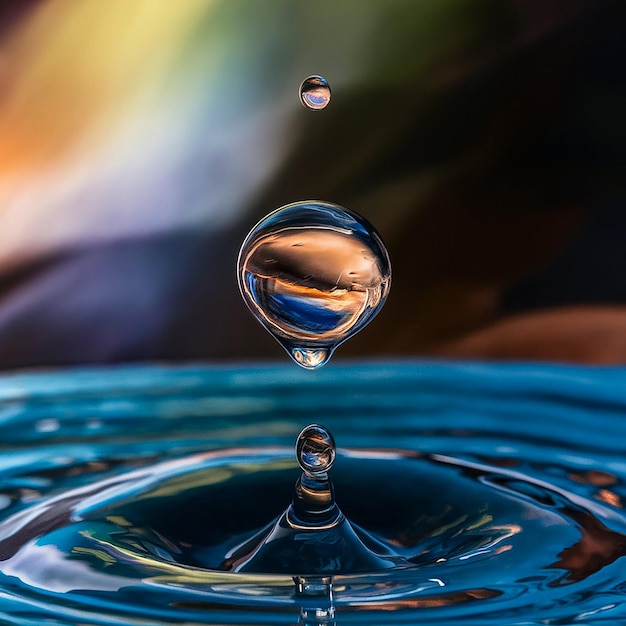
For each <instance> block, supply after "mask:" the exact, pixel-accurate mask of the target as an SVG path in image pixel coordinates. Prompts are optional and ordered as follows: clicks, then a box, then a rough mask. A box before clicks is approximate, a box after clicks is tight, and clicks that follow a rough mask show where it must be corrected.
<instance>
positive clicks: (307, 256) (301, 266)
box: [237, 201, 391, 369]
mask: <svg viewBox="0 0 626 626" xmlns="http://www.w3.org/2000/svg"><path fill="white" fill-rule="evenodd" d="M268 259H271V260H272V263H268ZM237 274H238V280H239V288H240V290H241V294H242V296H243V299H244V301H245V302H246V304H247V305H248V307H249V308H250V310H251V311H252V313H253V314H254V315H255V317H256V318H257V319H258V320H259V321H260V322H261V324H262V325H263V326H264V327H265V328H266V329H267V330H268V331H269V332H270V333H271V334H272V335H273V336H274V337H275V338H276V339H277V340H278V342H279V343H280V344H281V345H282V346H283V347H284V348H285V349H286V351H287V353H288V354H289V355H290V356H291V358H292V359H293V360H294V361H295V362H296V363H297V364H298V365H301V366H302V367H304V368H306V369H315V368H317V367H320V366H322V365H324V363H326V362H327V361H328V360H329V359H330V357H331V356H332V353H333V351H334V350H335V348H337V346H339V345H340V344H341V343H343V342H344V341H345V340H346V339H348V338H349V337H351V336H352V335H354V334H355V333H357V332H358V331H359V330H361V328H363V327H364V326H365V325H366V324H367V323H369V322H370V321H371V320H372V319H373V318H374V317H375V316H376V314H377V313H378V311H380V309H381V308H382V306H383V304H384V303H385V300H386V298H387V294H388V293H389V288H390V285H391V264H390V261H389V255H388V254H387V250H386V248H385V246H384V244H383V242H382V240H381V239H380V236H379V235H378V234H377V233H376V231H375V230H374V228H373V227H372V226H371V225H370V224H369V223H368V222H367V221H366V220H365V219H363V218H362V217H360V216H358V215H356V214H355V213H352V212H351V211H348V210H347V209H344V208H342V207H340V206H338V205H336V204H331V203H329V202H319V201H304V202H296V203H293V204H289V205H287V206H284V207H282V208H280V209H278V210H276V211H274V212H273V213H270V214H269V215H268V216H267V217H265V218H264V219H262V220H261V221H260V222H259V223H258V224H257V225H256V226H255V227H254V228H253V229H252V230H251V231H250V234H249V235H248V236H247V237H246V239H245V241H244V242H243V245H242V247H241V252H240V253H239V261H238V272H237Z"/></svg>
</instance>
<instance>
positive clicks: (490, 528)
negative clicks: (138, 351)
mask: <svg viewBox="0 0 626 626" xmlns="http://www.w3.org/2000/svg"><path fill="white" fill-rule="evenodd" d="M311 422H322V423H323V424H324V425H326V426H327V427H328V428H330V430H331V431H332V433H333V435H334V438H335V441H336V442H337V445H338V446H339V448H338V455H337V460H336V463H335V466H334V468H333V470H332V480H333V482H334V485H335V493H336V498H337V502H338V504H339V505H340V507H341V508H342V510H343V511H344V513H345V514H346V515H347V516H348V518H349V519H350V520H351V522H353V523H354V524H355V526H356V527H357V528H362V529H364V530H365V531H367V532H368V533H369V534H370V535H371V536H372V537H374V539H375V540H376V541H378V542H380V545H381V546H384V547H385V549H386V550H388V551H389V552H390V553H393V554H394V555H397V556H398V557H399V558H400V559H402V562H403V563H405V565H404V566H402V567H398V568H395V569H394V568H392V569H385V570H383V571H379V572H365V573H363V572H359V573H354V574H352V573H350V572H349V571H347V572H343V573H341V574H340V575H337V576H336V577H335V578H334V583H333V584H334V602H335V608H336V612H335V617H334V623H336V624H337V625H340V624H352V623H360V624H372V623H376V624H415V623H428V624H431V623H432V624H448V623H450V624H456V623H459V624H461V623H462V624H477V625H478V624H480V625H481V626H482V625H485V624H494V625H495V624H499V625H501V624H520V625H522V624H524V625H526V624H592V623H593V624H595V623H608V624H615V623H621V622H624V621H626V602H625V600H626V597H625V595H624V593H625V591H626V568H625V567H624V565H625V562H624V558H623V556H624V554H626V515H625V514H624V510H623V506H624V505H623V502H624V498H625V497H626V488H625V482H624V481H625V479H626V458H625V456H624V452H623V449H624V441H626V369H591V368H577V367H554V366H547V365H491V364H484V365H483V364H435V363H419V362H405V363H375V364H359V365H337V364H335V365H331V366H329V367H327V368H325V369H324V370H321V371H315V372H305V371H301V370H299V369H297V368H295V367H294V366H292V365H290V366H266V367H219V368H217V367H200V366H184V367H158V366H153V367H126V368H115V369H99V370H98V369H92V370H67V371H63V372H44V373H37V374H15V375H4V376H2V377H1V378H0V441H2V454H1V455H0V623H3V624H38V625H39V624H42V623H46V624H59V625H60V624H78V623H80V624H93V625H95V624H98V625H105V624H106V625H109V624H142V625H146V624H196V623H197V624H296V623H303V622H302V618H301V617H300V613H301V603H302V602H301V600H300V599H299V598H298V597H296V596H295V595H294V586H293V581H292V580H291V577H290V576H286V575H283V574H275V573H271V572H269V573H266V574H263V573H262V574H243V573H237V572H233V571H229V568H228V559H227V558H225V557H226V555H227V554H228V553H229V551H230V550H232V549H233V548H235V547H236V546H237V545H240V544H241V542H242V541H245V540H247V539H249V538H250V537H253V536H254V535H255V534H256V533H258V532H259V531H261V530H262V529H263V528H264V527H267V525H268V524H271V523H272V522H273V521H274V520H275V519H276V518H277V517H278V516H279V515H280V514H281V513H282V512H283V511H284V509H285V507H286V506H287V505H288V504H289V501H290V499H291V495H292V491H293V484H294V482H295V480H296V479H297V477H298V475H299V471H298V468H297V463H296V461H295V458H294V455H293V444H294V440H295V437H296V436H297V434H298V432H299V431H300V430H301V428H302V427H303V426H305V425H306V424H308V423H311ZM296 573H297V572H294V574H296ZM331 623H333V622H331Z"/></svg>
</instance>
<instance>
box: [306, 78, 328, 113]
mask: <svg viewBox="0 0 626 626" xmlns="http://www.w3.org/2000/svg"><path fill="white" fill-rule="evenodd" d="M300 101H301V102H302V104H303V105H304V106H305V107H306V108H307V109H310V110H311V111H321V110H322V109H325V108H326V107H327V106H328V103H329V102H330V85H329V84H328V81H327V80H326V79H325V78H324V77H323V76H317V75H313V76H309V77H308V78H305V79H304V80H303V81H302V84H301V85H300Z"/></svg>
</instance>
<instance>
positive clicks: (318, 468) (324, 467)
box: [296, 424, 335, 476]
mask: <svg viewBox="0 0 626 626" xmlns="http://www.w3.org/2000/svg"><path fill="white" fill-rule="evenodd" d="M296 457H297V459H298V463H299V464H300V467H301V469H302V471H303V472H305V473H306V474H309V475H313V476H315V475H316V474H324V473H326V472H328V470H330V468H331V467H332V465H333V463H334V461H335V440H334V439H333V436H332V435H331V434H330V431H329V430H328V429H327V428H324V426H320V425H319V424H310V425H309V426H307V427H306V428H304V429H303V430H302V432H301V433H300V434H299V435H298V439H297V440H296Z"/></svg>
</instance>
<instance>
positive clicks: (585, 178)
mask: <svg viewBox="0 0 626 626" xmlns="http://www.w3.org/2000/svg"><path fill="white" fill-rule="evenodd" d="M625 18H626V2H623V0H616V1H609V0H384V1H381V0H316V1H315V2H310V1H303V0H302V1H300V0H183V1H180V2H171V1H170V0H133V2H127V1H126V0H81V1H80V2H68V1H67V0H4V1H3V2H2V3H0V367H1V368H4V369H11V368H24V367H39V366H60V365H73V364H81V363H115V362H127V361H138V360H188V359H206V360H211V361H222V360H246V361H249V360H254V359H258V358H274V359H281V360H283V361H285V360H286V359H287V357H286V355H284V353H283V352H282V349H281V348H280V346H279V345H278V344H277V343H276V342H275V341H273V339H271V338H270V337H269V335H267V333H266V332H265V331H264V330H262V329H261V327H260V326H259V325H258V324H257V322H256V321H255V320H254V319H253V318H252V316H251V315H250V313H249V312H248V311H247V309H246V308H245V305H244V304H243V302H242V301H241V298H240V296H239V294H238V290H237V284H236V278H235V264H236V258H237V253H238V249H239V245H240V244H241V242H242V240H243V238H244V236H245V234H246V233H247V232H248V230H249V229H250V228H251V227H252V226H253V225H254V224H255V223H256V221H257V220H258V219H260V218H261V217H262V216H263V215H265V214H266V213H268V212H270V211H272V210H273V209H275V208H277V207H279V206H281V205H284V204H287V203H290V202H295V201H298V200H305V199H321V200H327V201H330V202H335V203H338V204H341V205H343V206H345V207H348V208H350V209H352V210H354V211H356V212H358V213H360V214H362V215H364V216H365V217H366V218H368V219H369V220H370V221H371V222H372V223H373V224H374V225H375V226H376V228H377V229H378V230H379V232H380V233H381V235H382V237H383V239H384V240H385V242H386V243H387V246H388V248H389V251H390V255H391V259H392V263H393V269H394V282H393V287H392V291H391V295H390V297H389V300H388V302H387V305H386V307H385V308H384V309H383V311H382V312H381V314H380V315H379V317H378V318H377V319H376V321H375V322H374V323H373V324H371V325H370V326H368V327H367V328H366V329H365V330H364V331H363V332H362V333H360V334H359V335H357V336H356V337H355V338H354V339H352V340H351V341H349V342H348V343H346V344H345V345H344V346H342V348H340V350H339V351H338V353H337V355H336V357H335V358H346V357H352V358H353V357H355V356H356V357H364V356H366V357H381V356H385V357H388V356H408V355H427V356H431V357H432V356H440V357H447V358H502V359H543V360H546V359H547V360H556V361H562V362H588V363H619V362H622V363H623V362H626V121H625V116H626V19H625ZM310 74H321V75H323V76H325V77H326V78H327V79H328V81H329V82H330V85H331V87H332V91H333V98H332V101H331V103H330V105H329V106H328V107H327V108H326V109H325V110H323V111H321V112H311V111H307V110H306V109H304V108H303V107H302V105H301V104H300V102H299V99H298V87H299V85H300V82H301V81H302V80H303V79H304V78H305V77H306V76H308V75H310Z"/></svg>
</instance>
